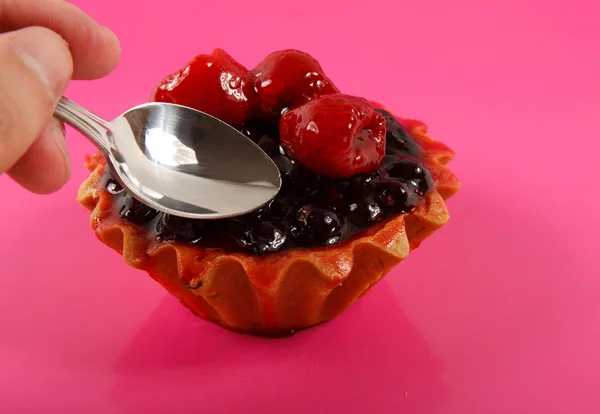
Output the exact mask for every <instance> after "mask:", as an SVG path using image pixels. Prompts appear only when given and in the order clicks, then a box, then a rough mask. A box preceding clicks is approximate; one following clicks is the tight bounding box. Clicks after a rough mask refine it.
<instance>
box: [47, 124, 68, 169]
mask: <svg viewBox="0 0 600 414" xmlns="http://www.w3.org/2000/svg"><path fill="white" fill-rule="evenodd" d="M50 136H51V137H52V139H53V140H54V142H55V143H56V146H57V147H58V149H59V150H60V153H61V154H62V156H63V160H64V168H65V170H64V174H65V175H64V177H65V181H66V180H68V179H69V178H70V177H71V158H70V157H69V151H68V150H67V142H66V139H65V129H64V125H63V123H62V122H60V121H59V120H58V119H56V118H53V125H52V130H51V131H50Z"/></svg>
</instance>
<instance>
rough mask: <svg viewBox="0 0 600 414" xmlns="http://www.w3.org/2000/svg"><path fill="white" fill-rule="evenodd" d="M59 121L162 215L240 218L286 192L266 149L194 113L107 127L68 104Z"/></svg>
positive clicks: (141, 112) (147, 114) (127, 117)
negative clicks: (88, 143) (86, 141)
mask: <svg viewBox="0 0 600 414" xmlns="http://www.w3.org/2000/svg"><path fill="white" fill-rule="evenodd" d="M55 115H56V116H57V117H58V118H60V119H61V120H63V121H64V122H65V123H67V124H69V125H71V126H72V127H73V128H75V129H77V130H78V131H80V132H81V133H82V134H83V135H85V136H86V137H87V138H89V139H90V140H91V141H92V142H93V143H94V144H95V145H96V146H97V147H98V148H99V149H100V150H101V151H102V152H103V153H104V155H105V157H106V159H107V165H108V166H109V167H110V169H111V170H112V172H113V174H114V176H115V178H116V179H117V181H118V182H119V183H120V184H121V185H122V186H123V188H125V190H127V191H128V192H129V193H130V194H131V195H132V196H134V197H135V198H137V199H138V200H139V201H141V202H142V203H144V204H146V205H147V206H149V207H152V208H154V209H156V210H159V211H162V212H164V213H168V214H173V215H175V216H179V217H187V218H194V219H216V218H225V217H232V216H237V215H241V214H245V213H248V212H250V211H252V210H255V209H257V208H259V207H261V206H263V205H265V204H266V203H268V202H269V201H270V200H271V199H272V198H273V197H275V195H276V194H277V192H278V191H279V189H280V187H281V176H280V174H279V169H278V168H277V166H276V165H275V163H274V162H273V161H272V160H271V159H270V158H269V157H268V156H267V154H265V152H264V151H263V150H262V149H260V147H258V146H257V145H256V144H255V143H254V142H252V141H251V140H250V139H249V138H247V137H246V136H245V135H243V134H242V133H240V132H239V131H237V130H236V129H234V128H233V127H231V126H229V125H228V124H226V123H224V122H222V121H220V120H219V119H217V118H214V117H212V116H210V115H208V114H205V113H203V112H200V111H196V110H194V109H190V108H187V107H184V106H179V105H173V104H167V103H149V104H145V105H140V106H136V107H135V108H132V109H130V110H129V111H127V112H125V113H124V114H123V115H121V116H120V117H118V118H116V119H115V120H114V121H112V122H107V121H105V120H103V119H101V118H99V117H98V116H96V115H94V114H92V113H91V112H89V111H87V110H86V109H84V108H82V107H81V106H79V105H77V104H76V103H74V102H73V101H71V100H69V99H67V98H64V97H63V98H62V99H61V100H60V102H59V103H58V106H57V107H56V112H55Z"/></svg>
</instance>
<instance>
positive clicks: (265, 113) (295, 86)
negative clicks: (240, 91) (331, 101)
mask: <svg viewBox="0 0 600 414" xmlns="http://www.w3.org/2000/svg"><path fill="white" fill-rule="evenodd" d="M246 91H247V96H252V97H253V100H254V101H255V108H256V111H257V112H258V114H259V115H260V116H261V117H263V118H266V119H269V120H278V119H279V117H280V116H281V115H282V114H283V113H284V112H286V111H287V110H289V109H292V108H295V107H297V106H300V105H303V104H305V103H306V102H308V101H310V100H311V99H314V98H317V97H319V96H322V95H327V94H331V93H338V92H339V90H338V89H337V88H336V87H335V86H334V84H333V83H332V82H331V80H329V78H328V77H327V76H325V74H324V73H323V69H322V68H321V65H319V62H317V61H316V60H315V59H314V58H313V57H312V56H310V55H308V54H306V53H303V52H300V51H298V50H281V51H278V52H274V53H271V54H270V55H269V56H267V57H266V58H265V59H264V60H263V61H262V62H261V63H260V64H259V65H258V66H257V67H256V68H254V69H253V70H252V71H251V72H250V74H249V76H248V82H247V88H246Z"/></svg>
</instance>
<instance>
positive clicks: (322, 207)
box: [104, 49, 434, 254]
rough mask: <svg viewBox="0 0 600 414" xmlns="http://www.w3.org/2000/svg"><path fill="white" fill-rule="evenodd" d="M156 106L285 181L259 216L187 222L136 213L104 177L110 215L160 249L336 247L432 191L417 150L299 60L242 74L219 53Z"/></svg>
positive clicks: (173, 79)
mask: <svg viewBox="0 0 600 414" xmlns="http://www.w3.org/2000/svg"><path fill="white" fill-rule="evenodd" d="M153 99H154V100H158V101H163V102H172V103H177V104H180V105H186V106H190V107H193V108H196V109H199V110H202V111H204V112H207V113H209V114H211V115H213V116H216V117H219V118H220V119H222V120H224V121H226V122H229V123H230V124H231V125H233V126H235V127H236V128H238V129H239V130H240V131H241V132H242V133H244V134H245V135H246V136H248V137H249V138H250V139H252V140H253V141H254V142H256V143H257V144H258V145H259V146H260V147H261V148H262V149H263V150H264V151H265V152H266V153H267V154H268V155H269V156H270V157H271V158H272V159H273V161H274V162H275V163H276V165H277V166H278V167H279V170H280V172H281V175H282V180H283V186H282V189H281V191H280V193H279V194H278V195H277V196H276V197H275V199H274V200H272V201H271V202H270V203H269V204H268V205H267V206H265V207H263V208H261V209H260V210H257V211H255V212H253V213H250V214H247V215H244V216H240V217H235V218H230V219H222V220H190V219H183V218H179V217H174V216H171V215H167V214H162V213H159V212H157V211H155V210H153V209H151V208H149V207H147V206H145V205H143V204H141V203H140V202H138V201H137V200H135V199H133V198H132V197H131V196H130V195H129V194H127V193H126V192H124V191H123V189H122V188H121V187H120V186H119V185H118V183H117V182H116V181H115V180H114V179H113V178H112V177H111V176H110V173H109V172H106V173H105V179H104V180H105V181H104V186H105V187H106V189H107V190H108V191H109V192H110V193H111V194H113V197H114V205H115V211H116V212H118V214H119V215H120V216H121V217H122V218H123V219H124V220H127V221H129V222H131V223H134V224H136V225H139V226H143V227H144V228H146V230H147V231H148V232H149V233H148V234H150V235H151V236H152V237H154V238H156V239H157V240H158V241H163V242H181V243H193V244H197V245H201V246H206V247H211V248H223V249H227V250H231V251H244V252H253V253H256V254H267V253H273V252H277V251H281V250H285V249H292V248H302V247H318V246H329V245H334V244H337V243H340V242H342V241H344V240H347V239H349V238H350V237H353V236H355V235H357V234H360V232H362V231H364V230H366V229H368V228H370V227H372V226H374V225H376V224H378V223H381V222H383V221H384V220H387V219H389V218H392V217H395V216H397V215H399V214H403V213H407V212H410V211H412V210H413V209H414V208H415V206H416V205H417V204H418V203H419V202H420V201H421V200H422V199H423V197H424V196H425V194H426V193H427V191H428V190H429V189H430V188H432V187H433V185H434V182H433V179H432V177H431V174H430V173H429V171H428V170H427V169H426V167H425V166H424V164H423V162H422V154H423V150H422V148H421V147H420V146H419V144H418V143H417V142H416V141H415V140H414V139H413V138H412V137H411V136H410V135H409V133H408V132H407V131H406V130H405V129H404V128H403V127H402V125H401V123H400V122H398V120H397V119H396V118H394V116H393V115H392V114H390V113H389V112H387V111H385V110H383V109H375V108H374V107H373V106H372V105H371V103H369V102H368V101H367V100H365V99H363V98H358V97H353V96H348V95H342V94H340V93H339V91H338V90H337V88H336V87H335V86H334V85H333V83H332V82H331V81H330V80H329V79H328V78H327V77H326V76H325V74H324V73H323V71H322V69H321V66H320V65H319V64H318V63H317V62H316V60H314V59H313V58H312V57H310V56H309V55H307V54H305V53H302V52H299V51H290V50H287V51H281V52H275V53H273V54H271V55H269V56H268V57H267V58H266V59H265V60H264V61H263V62H261V63H260V64H259V65H258V66H257V68H255V69H254V70H252V71H248V70H246V69H245V68H244V67H243V66H242V65H240V64H239V63H237V62H235V61H234V60H233V59H232V58H231V57H230V56H229V55H227V54H226V53H225V52H223V51H222V50H220V49H217V50H215V52H213V54H212V55H199V56H197V57H195V58H194V59H193V60H192V61H191V62H190V63H189V64H188V65H187V66H186V67H184V68H183V69H181V70H180V71H179V72H177V73H174V74H172V75H170V76H169V77H167V78H166V79H165V80H164V81H163V82H162V83H161V84H160V85H159V86H158V87H157V88H156V89H155V91H154V93H153Z"/></svg>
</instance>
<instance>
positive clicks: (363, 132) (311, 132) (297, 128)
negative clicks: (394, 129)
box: [279, 94, 386, 179]
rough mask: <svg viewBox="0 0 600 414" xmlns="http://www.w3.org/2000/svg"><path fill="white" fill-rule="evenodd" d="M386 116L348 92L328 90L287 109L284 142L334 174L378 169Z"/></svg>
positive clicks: (318, 170)
mask: <svg viewBox="0 0 600 414" xmlns="http://www.w3.org/2000/svg"><path fill="white" fill-rule="evenodd" d="M385 132H386V131H385V119H384V117H383V116H382V115H381V114H380V113H379V112H376V111H375V110H374V109H373V107H372V106H371V104H370V103H369V102H368V101H367V100H365V99H363V98H357V97H354V96H349V95H342V94H334V95H325V96H322V97H319V98H316V99H313V100H312V101H310V102H308V103H306V104H305V105H303V106H300V107H298V108H296V109H293V110H291V111H289V112H287V113H286V114H285V115H283V117H281V120H280V121H279V133H280V139H281V144H282V145H283V147H284V148H285V149H286V150H287V151H288V152H289V154H290V155H291V156H292V157H293V158H294V159H296V160H297V161H299V162H300V163H301V164H303V165H304V166H305V167H307V168H308V169H310V170H312V171H313V172H316V173H318V174H324V175H327V176H328V177H330V178H333V179H341V178H348V177H351V176H353V175H356V174H361V173H369V172H372V171H375V170H377V168H378V167H379V165H380V164H381V161H382V160H383V157H384V155H385Z"/></svg>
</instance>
